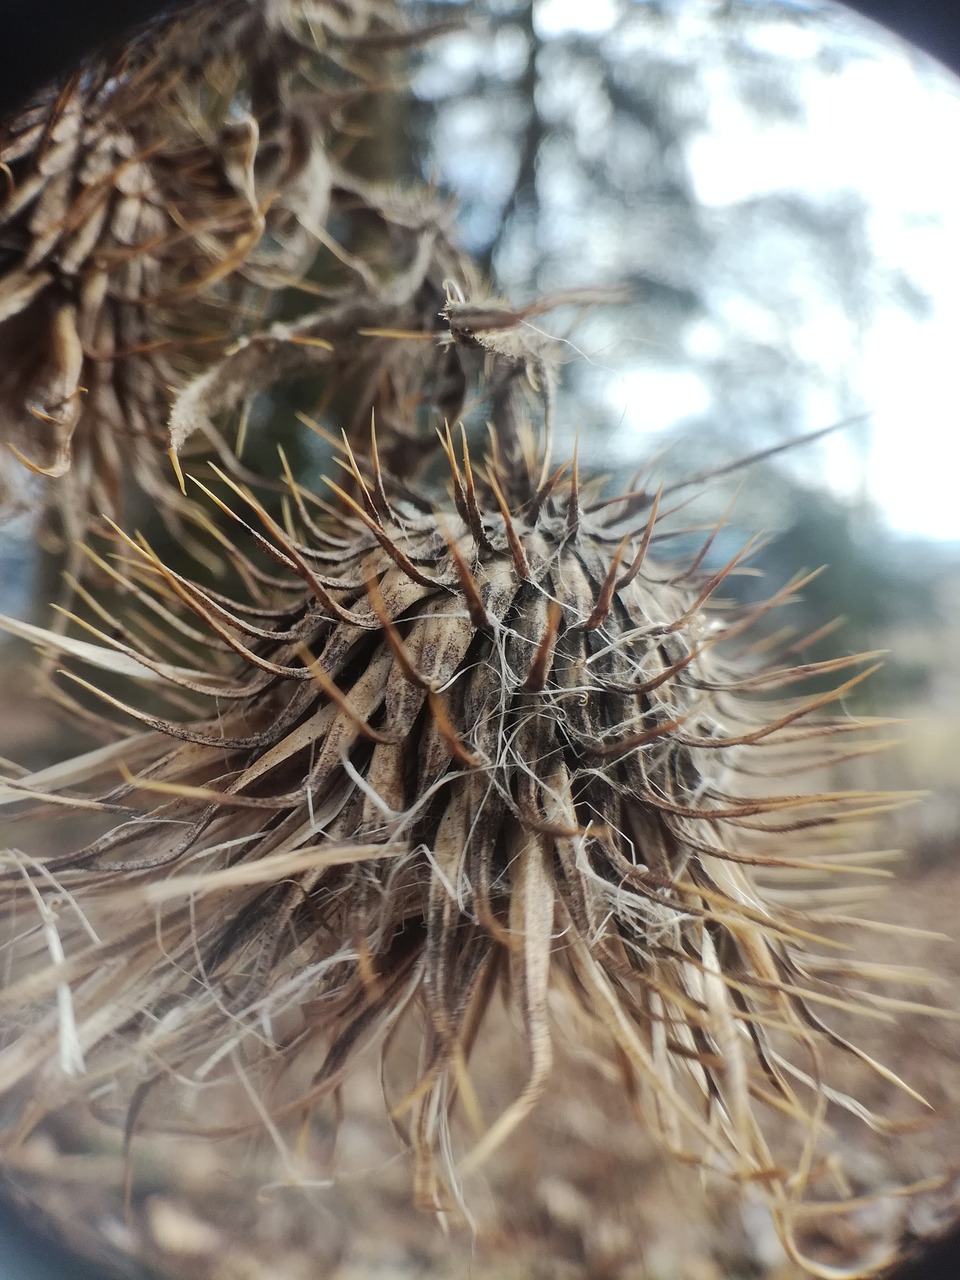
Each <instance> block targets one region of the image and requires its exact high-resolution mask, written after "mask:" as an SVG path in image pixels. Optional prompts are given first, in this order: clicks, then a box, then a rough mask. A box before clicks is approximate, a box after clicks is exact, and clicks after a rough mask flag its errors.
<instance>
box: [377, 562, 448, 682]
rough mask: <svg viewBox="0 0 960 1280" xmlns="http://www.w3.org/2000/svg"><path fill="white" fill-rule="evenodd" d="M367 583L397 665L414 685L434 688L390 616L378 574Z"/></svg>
mask: <svg viewBox="0 0 960 1280" xmlns="http://www.w3.org/2000/svg"><path fill="white" fill-rule="evenodd" d="M365 585H366V590H367V599H368V600H369V601H370V607H371V609H372V610H373V612H374V613H375V614H376V616H377V619H378V620H379V622H380V625H381V626H382V627H383V634H384V638H385V639H386V642H387V644H388V645H389V646H390V650H391V652H392V653H393V656H394V657H395V658H396V660H397V665H398V666H399V668H400V670H401V671H402V672H403V674H404V676H405V678H406V679H407V680H409V682H410V683H411V684H412V685H416V687H417V688H418V689H429V690H433V684H432V683H431V682H430V681H429V680H426V679H424V677H423V676H422V675H421V674H420V672H419V671H418V670H417V666H416V663H415V662H414V661H413V659H412V658H411V656H410V651H409V649H408V648H407V646H406V645H405V644H404V642H403V637H402V636H401V635H400V632H399V631H398V630H397V627H396V624H395V623H394V621H393V618H392V617H391V616H390V611H389V610H388V609H387V605H386V602H385V600H384V598H383V593H382V592H381V590H380V584H379V582H378V581H377V579H376V575H375V574H372V573H371V574H370V575H369V577H368V578H367V580H366V584H365Z"/></svg>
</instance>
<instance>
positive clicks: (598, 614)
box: [581, 533, 630, 631]
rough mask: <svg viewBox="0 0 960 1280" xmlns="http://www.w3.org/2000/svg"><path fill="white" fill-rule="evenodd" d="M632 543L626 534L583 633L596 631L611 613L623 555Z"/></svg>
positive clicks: (583, 627) (583, 625)
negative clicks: (628, 544) (629, 543)
mask: <svg viewBox="0 0 960 1280" xmlns="http://www.w3.org/2000/svg"><path fill="white" fill-rule="evenodd" d="M629 541H630V535H629V533H627V534H624V536H623V538H622V540H621V542H620V545H619V547H617V550H616V552H615V554H614V557H613V562H612V563H611V565H610V568H609V569H608V570H607V576H606V577H605V578H604V580H603V585H602V586H601V588H600V594H599V595H598V596H597V603H596V604H595V605H594V607H593V612H592V613H591V614H590V617H589V618H588V619H587V620H586V622H584V623H583V624H582V626H581V630H582V631H596V629H597V627H599V626H602V625H603V623H604V621H605V620H606V617H607V614H608V613H609V612H610V606H611V604H612V603H613V597H614V595H615V593H616V590H617V574H618V573H619V572H620V562H621V561H622V560H623V553H624V551H626V549H627V543H628V542H629Z"/></svg>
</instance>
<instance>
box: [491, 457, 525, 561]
mask: <svg viewBox="0 0 960 1280" xmlns="http://www.w3.org/2000/svg"><path fill="white" fill-rule="evenodd" d="M487 483H488V484H489V485H490V489H491V491H492V493H493V496H494V497H495V498H496V500H497V506H498V507H499V508H500V514H501V515H502V516H503V524H504V529H505V530H506V534H507V542H508V543H509V544H510V554H511V556H512V557H513V567H514V568H515V569H516V571H517V577H518V578H519V579H520V580H521V582H529V581H530V563H529V561H528V560H527V555H526V552H525V551H524V549H523V543H522V542H521V541H520V538H519V537H518V535H517V530H516V526H515V525H514V523H513V517H512V516H511V514H510V508H509V507H508V506H507V500H506V498H505V497H504V495H503V490H502V489H501V488H500V485H499V484H498V482H497V477H496V475H494V473H493V471H492V470H489V471H488V472H487Z"/></svg>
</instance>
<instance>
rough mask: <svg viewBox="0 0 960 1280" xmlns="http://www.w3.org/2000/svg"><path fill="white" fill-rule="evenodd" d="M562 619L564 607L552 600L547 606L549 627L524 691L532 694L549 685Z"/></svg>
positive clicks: (538, 646) (524, 685) (532, 663)
mask: <svg viewBox="0 0 960 1280" xmlns="http://www.w3.org/2000/svg"><path fill="white" fill-rule="evenodd" d="M562 617H563V606H562V605H561V604H560V601H559V600H551V601H550V604H549V605H548V606H547V625H546V627H545V628H544V632H543V635H542V636H541V637H540V643H539V644H538V645H537V652H536V653H535V654H534V658H533V662H531V664H530V670H529V671H528V672H527V678H526V680H524V682H523V687H524V689H529V690H530V692H531V693H536V692H538V691H539V690H540V689H542V688H543V686H544V685H545V684H546V683H547V673H548V672H549V670H550V664H551V662H552V661H553V650H554V646H555V645H556V643H557V638H558V636H559V635H560V619H561V618H562Z"/></svg>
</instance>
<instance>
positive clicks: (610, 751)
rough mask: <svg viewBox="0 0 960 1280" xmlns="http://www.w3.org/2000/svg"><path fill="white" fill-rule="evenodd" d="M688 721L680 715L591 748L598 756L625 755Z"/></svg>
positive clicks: (673, 730)
mask: <svg viewBox="0 0 960 1280" xmlns="http://www.w3.org/2000/svg"><path fill="white" fill-rule="evenodd" d="M686 721H687V717H686V716H678V717H677V719H676V720H668V721H666V722H665V723H664V724H658V725H655V726H654V728H652V729H643V730H641V731H640V732H639V733H632V734H630V735H629V736H628V737H626V738H618V739H617V741H616V742H602V743H599V744H598V745H597V746H591V748H590V750H591V751H593V752H595V753H596V754H597V755H598V756H616V755H625V754H626V753H627V752H628V751H634V750H636V748H637V747H643V746H646V744H647V743H648V742H653V741H654V740H655V739H656V738H662V737H663V736H664V735H665V734H668V733H673V732H675V731H676V730H677V729H679V728H681V727H682V726H683V725H684V724H685V723H686ZM709 816H713V815H712V814H711V815H709Z"/></svg>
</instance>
